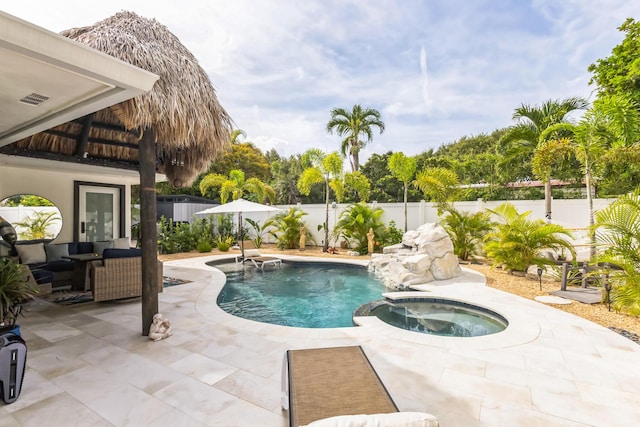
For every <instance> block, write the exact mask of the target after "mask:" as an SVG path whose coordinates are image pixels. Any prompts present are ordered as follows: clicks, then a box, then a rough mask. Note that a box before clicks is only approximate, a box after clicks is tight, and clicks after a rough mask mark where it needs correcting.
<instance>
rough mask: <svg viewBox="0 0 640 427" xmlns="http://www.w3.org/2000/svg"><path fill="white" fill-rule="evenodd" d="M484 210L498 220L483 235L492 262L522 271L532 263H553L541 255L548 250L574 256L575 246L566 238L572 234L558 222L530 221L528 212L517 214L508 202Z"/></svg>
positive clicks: (541, 265)
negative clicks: (498, 219) (492, 208)
mask: <svg viewBox="0 0 640 427" xmlns="http://www.w3.org/2000/svg"><path fill="white" fill-rule="evenodd" d="M487 210H488V211H489V212H491V213H493V214H494V215H496V216H498V217H499V218H500V220H501V221H500V222H499V223H498V224H496V226H495V228H494V230H493V231H491V232H489V233H487V234H486V236H485V242H486V243H485V246H484V248H485V251H486V253H487V256H488V257H489V258H491V260H492V261H493V263H494V264H499V265H503V266H504V267H505V268H507V269H508V270H513V271H524V272H526V271H527V269H528V268H529V266H531V265H537V266H538V267H543V266H545V265H553V264H554V263H555V262H554V261H553V260H551V259H549V258H548V257H547V256H545V254H544V252H546V251H547V250H555V251H563V250H566V251H567V252H569V253H571V255H572V256H573V259H575V257H576V256H575V249H574V248H573V245H572V244H571V243H570V242H569V240H568V239H567V238H565V237H571V232H569V230H567V229H566V228H564V227H562V226H561V225H558V224H546V223H545V222H544V221H543V220H541V219H539V220H530V219H528V218H527V217H528V216H529V215H530V214H531V211H527V212H524V213H518V211H517V210H516V208H515V206H513V205H512V204H511V203H503V204H501V205H500V206H498V207H497V208H495V209H494V210H491V209H487Z"/></svg>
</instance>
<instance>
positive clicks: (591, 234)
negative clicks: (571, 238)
mask: <svg viewBox="0 0 640 427" xmlns="http://www.w3.org/2000/svg"><path fill="white" fill-rule="evenodd" d="M584 178H585V181H586V182H585V184H586V186H587V204H588V205H589V238H590V243H591V248H590V252H589V256H590V259H591V260H594V259H595V257H596V233H594V231H593V224H594V223H595V221H594V218H593V196H592V194H593V193H592V188H591V187H592V182H591V181H592V177H591V163H590V162H589V159H587V160H585V174H584Z"/></svg>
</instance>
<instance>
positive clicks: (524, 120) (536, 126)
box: [501, 97, 588, 221]
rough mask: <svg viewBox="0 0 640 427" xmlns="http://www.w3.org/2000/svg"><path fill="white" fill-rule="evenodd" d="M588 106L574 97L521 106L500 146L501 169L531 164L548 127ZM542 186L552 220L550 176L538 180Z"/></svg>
mask: <svg viewBox="0 0 640 427" xmlns="http://www.w3.org/2000/svg"><path fill="white" fill-rule="evenodd" d="M587 106H588V103H587V101H586V100H585V99H583V98H579V97H574V98H567V99H565V100H563V101H558V100H548V101H546V102H544V103H543V104H542V105H541V106H531V105H524V104H522V105H521V106H520V107H518V108H516V110H515V112H514V113H513V119H514V120H517V121H518V123H517V124H516V125H515V126H512V127H511V128H509V129H507V132H506V133H505V134H504V135H503V136H502V139H501V144H502V148H503V152H504V157H503V161H502V163H503V165H504V166H506V167H508V166H509V164H511V163H523V162H530V161H531V159H532V158H533V154H534V152H535V151H536V149H537V148H538V146H539V144H540V143H541V142H543V141H544V140H545V139H546V138H548V136H549V134H547V135H546V136H545V138H541V135H542V133H543V132H544V131H545V130H546V129H547V128H548V127H549V126H551V125H554V124H556V123H561V122H567V121H568V120H569V119H570V116H569V113H571V112H572V111H575V110H584V109H585V108H587ZM539 178H540V179H541V180H542V181H543V182H544V184H545V217H546V218H547V220H549V221H550V220H551V176H550V170H549V175H546V174H545V175H543V176H540V177H539Z"/></svg>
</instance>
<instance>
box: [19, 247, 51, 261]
mask: <svg viewBox="0 0 640 427" xmlns="http://www.w3.org/2000/svg"><path fill="white" fill-rule="evenodd" d="M16 251H18V256H19V257H20V262H22V263H23V264H35V263H37V262H47V253H46V252H45V251H44V243H31V244H28V245H16Z"/></svg>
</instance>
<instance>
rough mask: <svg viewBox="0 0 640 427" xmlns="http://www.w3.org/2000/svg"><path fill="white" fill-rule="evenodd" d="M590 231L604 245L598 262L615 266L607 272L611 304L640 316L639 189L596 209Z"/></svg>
mask: <svg viewBox="0 0 640 427" xmlns="http://www.w3.org/2000/svg"><path fill="white" fill-rule="evenodd" d="M593 232H594V234H596V235H597V236H598V241H599V243H600V244H601V245H602V246H604V248H605V249H604V252H603V253H602V254H601V255H600V256H599V257H598V261H600V262H603V263H610V264H614V265H615V266H617V267H618V268H616V269H610V270H608V271H606V273H608V274H609V278H608V283H610V284H611V285H612V290H611V298H612V299H613V301H612V302H613V307H614V308H615V309H616V310H618V311H620V310H625V311H627V312H629V313H630V314H631V315H634V316H638V315H640V192H638V191H637V190H636V191H635V192H634V193H632V194H627V195H624V196H621V197H620V198H618V199H617V200H616V201H614V202H613V203H611V204H610V205H609V206H608V207H607V208H605V209H603V210H601V211H598V212H597V213H596V222H595V225H594V226H593Z"/></svg>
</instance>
